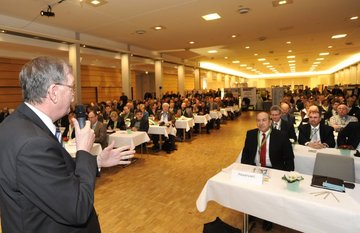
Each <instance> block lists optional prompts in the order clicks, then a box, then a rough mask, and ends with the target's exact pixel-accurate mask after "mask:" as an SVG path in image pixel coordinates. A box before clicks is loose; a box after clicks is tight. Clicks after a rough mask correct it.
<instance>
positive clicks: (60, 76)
mask: <svg viewBox="0 0 360 233" xmlns="http://www.w3.org/2000/svg"><path fill="white" fill-rule="evenodd" d="M19 77H20V85H21V88H22V93H23V98H24V103H22V104H21V105H20V106H19V107H18V108H17V110H16V111H15V112H14V113H13V114H11V115H10V116H9V117H8V118H6V120H5V121H4V122H3V123H1V125H0V131H1V132H6V134H5V133H3V134H0V147H1V151H0V177H1V179H0V186H1V188H0V207H1V226H2V232H3V233H21V232H37V233H47V232H58V233H60V232H61V233H66V232H74V233H99V232H100V226H99V222H98V219H97V214H96V212H95V209H94V189H95V179H96V170H97V167H110V166H114V165H117V164H119V163H129V162H126V161H124V162H123V161H121V160H123V159H128V158H129V157H133V153H134V151H131V152H127V151H123V150H124V149H128V148H129V147H127V148H121V149H116V150H115V149H112V148H110V147H108V148H106V149H105V150H103V151H102V153H101V154H99V155H98V156H97V157H96V156H93V155H91V154H90V153H89V151H90V150H91V148H92V145H93V142H94V137H95V136H94V133H93V131H92V130H91V129H90V123H89V122H86V125H85V127H84V128H83V129H80V127H79V124H78V122H77V120H76V119H73V123H74V126H75V129H76V130H75V132H76V148H77V152H76V159H75V160H73V159H72V158H71V156H70V154H69V153H68V152H67V151H66V150H65V149H64V148H63V146H62V145H61V143H59V141H58V138H57V137H56V135H55V134H56V133H57V132H58V131H57V130H56V126H55V125H54V124H53V122H56V121H57V120H58V119H60V118H61V117H63V116H64V115H66V114H67V113H69V110H70V104H71V102H72V101H73V99H74V83H75V82H74V77H73V75H72V74H71V67H70V66H69V65H68V64H67V63H65V62H64V61H63V60H60V59H57V58H50V57H38V58H35V59H34V60H31V61H30V62H28V63H27V64H25V65H24V67H23V68H22V70H21V72H20V75H19ZM110 146H111V147H112V146H113V144H112V145H110Z"/></svg>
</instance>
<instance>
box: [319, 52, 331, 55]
mask: <svg viewBox="0 0 360 233" xmlns="http://www.w3.org/2000/svg"><path fill="white" fill-rule="evenodd" d="M329 54H330V53H329V52H326V53H319V56H327V55H329Z"/></svg>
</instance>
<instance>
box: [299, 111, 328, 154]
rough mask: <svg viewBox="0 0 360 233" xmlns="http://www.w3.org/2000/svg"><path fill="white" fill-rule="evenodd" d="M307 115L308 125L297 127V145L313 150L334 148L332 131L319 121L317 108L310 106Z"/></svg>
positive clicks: (319, 114) (319, 116)
mask: <svg viewBox="0 0 360 233" xmlns="http://www.w3.org/2000/svg"><path fill="white" fill-rule="evenodd" d="M308 115H309V124H304V125H300V126H299V138H298V142H299V144H301V145H305V146H309V147H311V148H314V149H321V148H326V147H332V148H334V147H335V139H334V129H333V128H332V127H331V126H328V125H325V124H324V123H323V122H322V121H321V113H320V111H319V109H318V107H316V106H312V107H311V108H310V111H309V113H308Z"/></svg>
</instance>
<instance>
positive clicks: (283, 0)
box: [279, 0, 287, 5]
mask: <svg viewBox="0 0 360 233" xmlns="http://www.w3.org/2000/svg"><path fill="white" fill-rule="evenodd" d="M286 3H287V1H286V0H281V1H279V5H284V4H286Z"/></svg>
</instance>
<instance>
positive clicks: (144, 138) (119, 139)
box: [108, 130, 150, 152]
mask: <svg viewBox="0 0 360 233" xmlns="http://www.w3.org/2000/svg"><path fill="white" fill-rule="evenodd" d="M112 141H114V147H122V146H128V145H130V150H133V149H134V148H135V147H136V146H138V145H141V144H143V143H145V142H148V141H150V138H149V136H148V135H147V133H146V132H143V131H131V130H119V131H115V133H112V134H109V135H108V143H109V144H110V143H111V142H112ZM141 152H142V148H141Z"/></svg>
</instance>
